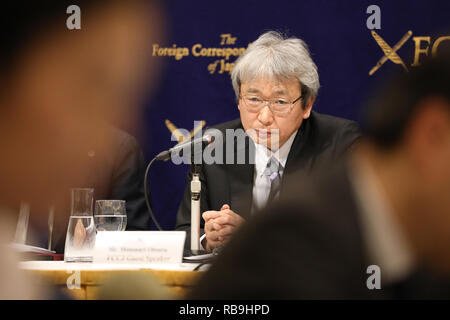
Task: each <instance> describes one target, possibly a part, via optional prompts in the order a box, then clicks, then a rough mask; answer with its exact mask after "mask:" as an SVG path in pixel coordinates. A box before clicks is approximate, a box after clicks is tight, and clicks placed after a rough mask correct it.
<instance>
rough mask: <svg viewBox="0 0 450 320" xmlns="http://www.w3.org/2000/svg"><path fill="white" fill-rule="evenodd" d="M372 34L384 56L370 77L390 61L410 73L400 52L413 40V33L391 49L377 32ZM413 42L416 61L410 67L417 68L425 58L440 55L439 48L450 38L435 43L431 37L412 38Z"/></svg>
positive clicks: (404, 36)
mask: <svg viewBox="0 0 450 320" xmlns="http://www.w3.org/2000/svg"><path fill="white" fill-rule="evenodd" d="M370 32H371V34H372V37H373V38H374V40H375V41H376V43H377V44H378V45H379V47H380V48H381V50H382V51H383V53H384V56H382V57H381V58H380V60H378V62H377V63H376V65H375V66H374V67H373V68H372V69H370V71H369V76H372V75H373V74H374V73H375V72H376V71H377V70H378V69H380V68H381V66H383V65H384V64H385V62H386V61H388V60H389V61H391V62H393V63H395V64H398V65H400V66H401V67H402V68H403V69H404V70H405V71H408V67H407V64H406V63H405V61H404V60H403V59H402V58H401V57H400V55H399V54H398V51H399V50H400V48H402V47H403V45H404V44H405V43H406V42H407V41H408V40H409V39H410V38H411V36H412V35H413V32H412V31H411V30H409V31H408V32H406V33H405V34H404V35H403V37H402V38H401V39H400V40H399V41H398V42H397V43H396V44H395V45H394V46H393V47H391V46H390V45H389V44H388V43H387V42H386V41H385V40H384V39H383V38H382V37H381V36H380V35H379V34H378V33H377V32H376V31H375V30H371V31H370ZM412 40H413V42H414V60H413V62H412V63H411V65H410V67H417V66H420V64H421V62H422V59H423V58H425V57H427V56H429V55H430V54H431V56H432V57H434V56H435V55H436V54H437V53H438V49H439V46H440V45H441V44H442V43H443V42H444V41H450V36H442V37H439V38H436V39H435V40H434V42H432V41H431V40H432V38H431V37H430V36H420V37H412Z"/></svg>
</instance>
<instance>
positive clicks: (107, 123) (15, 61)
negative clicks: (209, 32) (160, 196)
mask: <svg viewBox="0 0 450 320" xmlns="http://www.w3.org/2000/svg"><path fill="white" fill-rule="evenodd" d="M70 5H78V7H79V8H80V10H81V29H79V30H78V29H74V30H71V29H69V28H68V27H67V25H66V21H67V19H68V18H69V17H70V16H71V14H72V13H67V12H66V10H67V8H68V7H69V6H70ZM0 12H1V13H0V14H1V17H0V23H1V28H0V29H1V31H0V34H1V43H2V50H1V52H0V68H1V71H2V72H1V75H0V149H1V157H0V177H1V180H0V215H1V216H2V217H3V218H4V220H5V221H6V220H8V221H10V222H8V223H5V224H2V226H1V227H2V229H6V230H14V228H15V223H14V219H16V217H14V214H13V215H11V214H9V213H8V212H14V213H16V212H17V211H18V208H19V206H20V203H21V202H26V203H28V204H29V206H30V212H31V214H30V227H31V229H33V230H34V234H35V235H36V237H35V239H34V240H36V242H35V243H30V244H38V245H40V246H44V247H47V241H48V239H47V234H48V231H47V220H48V213H49V208H50V207H51V206H54V208H55V213H56V214H55V230H54V232H53V243H54V244H56V245H55V246H54V247H53V249H55V248H56V250H57V251H58V252H62V248H63V247H64V240H65V235H66V228H67V223H68V219H69V215H70V212H69V206H68V202H69V200H70V192H69V189H70V188H72V187H80V186H82V187H93V188H95V197H96V198H97V199H108V198H115V199H123V200H126V201H127V213H128V228H129V229H147V228H149V223H150V221H149V216H148V212H147V210H146V208H145V200H144V198H143V184H142V180H143V173H144V169H145V168H144V163H143V158H142V153H141V151H140V148H139V146H138V143H137V141H136V139H134V138H133V137H132V136H131V135H129V134H127V133H125V132H124V131H122V130H119V129H117V128H115V127H113V126H112V124H115V125H117V126H120V127H127V128H129V127H137V125H138V121H137V120H138V119H140V118H141V115H140V111H139V108H138V107H139V104H140V102H141V99H142V98H143V97H144V95H145V94H146V93H147V92H148V90H149V88H151V87H152V84H153V83H154V80H155V79H156V74H157V69H158V66H157V65H156V64H155V62H154V60H152V59H149V58H150V45H151V42H152V41H158V39H159V38H160V36H161V33H160V30H161V27H162V25H161V24H162V21H163V17H162V13H161V8H160V4H159V2H158V1H144V0H131V1H120V0H112V1H100V0H89V1H88V0H81V1H62V0H53V1H52V0H43V1H21V0H19V1H8V2H7V3H5V4H4V5H3V6H2V10H0ZM30 231H31V230H30ZM12 233H13V232H12ZM2 234H3V233H2ZM10 240H11V239H10V238H9V240H8V239H6V238H4V239H3V241H6V242H8V241H10ZM2 243H4V242H2ZM2 250H3V249H2ZM2 257H3V254H2ZM1 268H2V270H1V272H0V273H1V274H3V271H4V268H3V266H2V267H1ZM5 274H6V273H5ZM0 291H1V292H0V296H2V297H5V295H6V296H8V290H7V288H6V287H3V286H1V287H0Z"/></svg>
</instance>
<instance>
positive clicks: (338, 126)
mask: <svg viewBox="0 0 450 320" xmlns="http://www.w3.org/2000/svg"><path fill="white" fill-rule="evenodd" d="M232 82H233V87H234V90H235V94H236V97H237V100H238V108H239V111H240V119H237V120H234V121H230V122H227V123H224V124H221V125H218V126H217V127H215V129H217V130H218V131H219V132H220V133H221V134H222V136H223V137H226V138H224V139H223V142H224V144H223V145H222V146H221V147H219V148H222V147H223V155H224V158H223V159H222V158H221V159H220V160H223V161H217V162H215V163H212V164H203V166H202V168H201V173H200V180H201V182H202V193H201V208H200V209H201V212H202V217H203V219H204V223H203V221H202V223H201V228H202V232H203V231H204V235H203V236H202V238H201V244H202V246H203V248H204V249H205V250H206V251H208V252H210V251H212V250H213V249H215V248H216V247H221V246H223V245H224V244H225V243H226V242H227V241H228V240H229V239H230V237H231V236H232V235H233V233H234V232H235V230H236V229H237V228H238V227H240V226H241V225H242V224H243V222H244V221H245V220H246V219H248V218H249V217H250V215H251V214H252V213H254V212H256V211H258V210H260V209H262V208H264V206H265V205H266V204H267V203H270V202H271V201H272V200H274V199H277V198H278V197H279V196H280V194H281V192H283V180H284V177H285V176H287V175H290V174H292V173H293V172H294V171H297V170H301V171H304V172H309V171H310V170H312V168H314V167H315V166H316V165H317V164H318V163H320V162H323V161H327V160H333V159H337V158H338V157H339V156H341V155H342V154H343V153H344V152H345V151H346V150H347V149H348V148H349V146H350V145H352V143H353V142H354V141H355V139H356V138H357V137H358V136H359V129H358V126H357V124H356V123H355V122H352V121H349V120H344V119H340V118H336V117H332V116H327V115H321V114H319V113H316V112H312V106H313V103H314V100H315V97H316V96H317V92H318V89H319V78H318V73H317V68H316V66H315V64H314V62H313V61H312V59H311V57H310V54H309V51H308V49H307V46H306V44H305V43H304V42H303V41H302V40H300V39H297V38H289V39H286V38H283V37H282V36H281V35H280V34H278V33H276V32H267V33H265V34H263V35H262V36H260V37H259V38H258V39H257V40H256V41H255V42H254V43H253V44H252V45H251V46H250V47H249V48H248V49H247V51H246V52H245V53H244V54H243V55H241V56H240V58H239V59H238V60H237V62H236V65H235V66H234V68H233V73H232ZM229 132H231V133H232V135H233V137H232V139H228V138H229V134H228V133H229ZM230 143H231V144H233V146H230V145H229V144H230ZM231 152H234V155H230V153H231ZM242 155H244V157H242V159H244V160H245V161H241V162H239V159H240V157H241V156H242ZM219 158H220V157H219ZM230 160H231V161H230ZM191 180H192V175H191V174H189V175H188V186H187V188H186V191H185V194H184V198H183V200H182V203H181V205H180V208H179V211H178V215H177V226H176V229H177V230H186V231H189V230H190V215H191V212H190V211H191V205H190V203H191V197H190V188H189V185H190V184H189V182H190V181H191ZM187 239H188V241H186V247H187V248H189V247H190V241H189V237H188V238H187Z"/></svg>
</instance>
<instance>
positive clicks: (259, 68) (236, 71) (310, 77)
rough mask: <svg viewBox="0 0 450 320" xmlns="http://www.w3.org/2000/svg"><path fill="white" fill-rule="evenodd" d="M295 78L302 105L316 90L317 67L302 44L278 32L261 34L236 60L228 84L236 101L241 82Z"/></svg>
mask: <svg viewBox="0 0 450 320" xmlns="http://www.w3.org/2000/svg"><path fill="white" fill-rule="evenodd" d="M262 75H268V76H271V77H284V78H286V77H295V78H296V79H297V80H298V81H299V82H300V86H301V88H302V96H303V105H306V103H307V101H308V99H309V98H310V97H312V98H316V96H317V93H318V91H319V86H320V84H319V74H318V73H317V66H316V64H315V63H314V61H313V60H312V59H311V55H310V53H309V50H308V46H307V45H306V43H305V42H304V41H303V40H301V39H298V38H285V37H283V35H282V34H281V33H279V32H275V31H269V32H266V33H264V34H262V35H261V36H260V37H259V38H258V39H257V40H256V41H255V42H253V43H252V44H251V45H250V46H249V47H248V49H247V50H246V51H245V52H244V53H243V54H242V55H241V56H240V57H239V58H238V59H237V60H236V63H235V65H234V67H233V71H232V73H231V81H232V84H233V89H234V92H235V94H236V98H237V99H239V96H240V87H241V84H242V82H244V81H249V80H252V79H254V78H255V77H258V76H262Z"/></svg>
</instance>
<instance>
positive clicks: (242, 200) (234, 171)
mask: <svg viewBox="0 0 450 320" xmlns="http://www.w3.org/2000/svg"><path fill="white" fill-rule="evenodd" d="M237 129H242V130H243V127H242V124H240V125H239V127H238V128H237ZM245 136H246V137H245V144H244V145H238V143H237V141H236V140H237V139H236V138H235V141H234V151H235V163H234V164H226V170H227V173H228V174H227V176H228V183H229V188H230V199H231V203H230V206H231V209H232V210H233V211H235V212H236V213H238V214H240V215H241V216H243V217H244V218H248V217H249V216H250V211H251V207H252V202H253V192H252V191H253V175H254V167H255V166H254V159H250V157H251V156H252V155H254V152H251V151H254V146H253V141H252V140H251V139H250V137H248V136H247V135H245ZM241 152H245V156H246V158H245V163H244V164H238V163H236V156H237V155H238V154H240V153H241Z"/></svg>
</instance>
